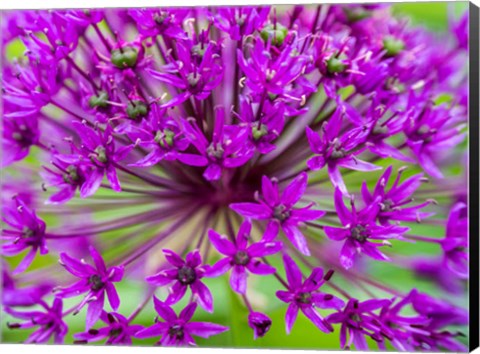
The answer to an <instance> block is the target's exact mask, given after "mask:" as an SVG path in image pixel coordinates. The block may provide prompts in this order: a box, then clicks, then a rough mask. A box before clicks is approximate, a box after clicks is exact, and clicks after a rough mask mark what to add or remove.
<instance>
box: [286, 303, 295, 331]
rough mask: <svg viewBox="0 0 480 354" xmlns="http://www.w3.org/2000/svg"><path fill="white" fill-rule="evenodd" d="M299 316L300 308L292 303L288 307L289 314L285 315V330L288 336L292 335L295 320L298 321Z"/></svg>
mask: <svg viewBox="0 0 480 354" xmlns="http://www.w3.org/2000/svg"><path fill="white" fill-rule="evenodd" d="M297 315H298V306H297V305H296V304H295V303H293V302H292V303H291V304H290V305H288V308H287V313H286V314H285V330H286V332H287V334H290V332H291V330H292V327H293V325H294V324H295V320H296V319H297Z"/></svg>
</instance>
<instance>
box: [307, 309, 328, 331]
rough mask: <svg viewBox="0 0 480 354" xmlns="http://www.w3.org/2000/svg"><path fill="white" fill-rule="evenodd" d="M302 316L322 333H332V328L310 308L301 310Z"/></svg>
mask: <svg viewBox="0 0 480 354" xmlns="http://www.w3.org/2000/svg"><path fill="white" fill-rule="evenodd" d="M301 310H302V312H303V314H304V315H305V316H307V318H308V319H309V320H310V321H312V323H313V324H314V325H315V326H317V327H318V328H319V329H320V330H321V331H322V332H325V333H330V332H332V331H333V328H332V326H331V325H330V324H328V322H326V321H325V320H324V319H323V318H322V317H321V316H320V315H319V314H318V312H317V311H315V310H314V309H313V307H312V306H306V307H302V308H301Z"/></svg>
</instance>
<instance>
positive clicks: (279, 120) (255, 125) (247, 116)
mask: <svg viewBox="0 0 480 354" xmlns="http://www.w3.org/2000/svg"><path fill="white" fill-rule="evenodd" d="M265 103H266V104H264V110H265V111H266V112H267V113H266V114H264V115H262V116H261V117H260V118H259V119H258V120H257V117H256V116H255V115H254V113H253V108H252V104H251V102H249V101H247V100H243V102H242V103H241V106H240V114H239V115H238V118H239V119H240V120H241V121H242V122H245V124H246V125H248V129H250V134H249V140H250V143H251V144H253V145H254V146H255V148H256V149H257V151H258V152H260V153H261V154H268V153H269V152H272V151H273V150H275V148H276V146H275V145H273V144H272V141H273V140H275V139H277V138H278V136H279V135H280V133H281V132H282V130H283V126H284V123H285V107H284V106H283V105H277V106H273V105H271V104H269V103H268V101H267V102H265Z"/></svg>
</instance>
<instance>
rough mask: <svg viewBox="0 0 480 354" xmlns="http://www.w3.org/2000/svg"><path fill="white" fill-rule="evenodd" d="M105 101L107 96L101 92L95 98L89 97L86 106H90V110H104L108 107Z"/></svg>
mask: <svg viewBox="0 0 480 354" xmlns="http://www.w3.org/2000/svg"><path fill="white" fill-rule="evenodd" d="M107 101H108V94H107V93H106V92H105V91H102V92H100V93H99V94H98V95H97V96H96V95H93V96H92V97H90V99H89V100H88V104H89V105H90V108H95V107H100V108H106V107H108V103H107Z"/></svg>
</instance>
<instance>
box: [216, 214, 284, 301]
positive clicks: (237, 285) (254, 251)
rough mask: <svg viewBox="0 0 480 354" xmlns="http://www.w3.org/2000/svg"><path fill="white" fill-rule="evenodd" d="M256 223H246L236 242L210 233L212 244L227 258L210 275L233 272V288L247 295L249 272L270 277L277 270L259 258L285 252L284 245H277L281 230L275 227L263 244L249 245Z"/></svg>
mask: <svg viewBox="0 0 480 354" xmlns="http://www.w3.org/2000/svg"><path fill="white" fill-rule="evenodd" d="M251 230H252V224H251V222H250V221H244V222H243V223H242V225H240V228H239V230H238V234H237V238H236V239H235V243H232V242H230V241H229V240H228V237H227V236H225V235H220V234H218V233H217V232H215V231H214V230H210V231H209V232H208V236H209V237H210V241H212V244H213V246H214V247H215V248H216V249H217V251H218V252H220V253H221V254H224V255H225V256H227V257H226V258H223V259H221V260H220V261H218V262H217V263H216V264H215V265H213V266H212V267H211V268H210V269H209V270H208V271H207V276H209V277H217V276H219V275H222V274H224V273H226V272H227V271H228V270H229V269H232V274H231V275H230V285H231V286H232V289H233V290H235V291H236V292H238V293H242V294H243V293H245V292H246V290H247V271H249V272H250V273H253V274H258V275H269V274H273V273H275V271H276V270H275V268H274V267H272V266H270V265H268V264H265V263H263V262H261V261H260V260H259V259H258V258H261V257H265V256H270V255H272V254H275V253H277V252H279V251H280V250H281V249H282V246H283V245H282V243H281V242H273V241H271V240H273V239H275V237H276V236H277V233H278V227H275V226H274V227H271V228H269V229H268V230H267V233H266V234H265V235H264V236H263V240H264V241H263V240H262V241H260V242H256V243H252V244H251V245H250V246H248V240H249V239H250V232H251Z"/></svg>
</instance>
